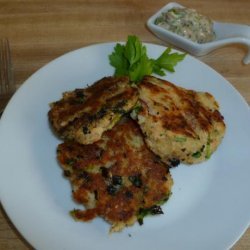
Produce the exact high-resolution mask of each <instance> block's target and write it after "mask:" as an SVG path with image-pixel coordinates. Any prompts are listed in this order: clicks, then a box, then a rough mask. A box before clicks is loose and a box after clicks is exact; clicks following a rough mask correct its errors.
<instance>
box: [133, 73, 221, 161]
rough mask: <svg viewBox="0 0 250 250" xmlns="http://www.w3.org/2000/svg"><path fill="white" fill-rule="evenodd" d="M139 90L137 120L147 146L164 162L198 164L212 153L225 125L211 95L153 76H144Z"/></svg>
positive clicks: (219, 140) (218, 142)
mask: <svg viewBox="0 0 250 250" xmlns="http://www.w3.org/2000/svg"><path fill="white" fill-rule="evenodd" d="M138 89H139V105H140V106H141V109H140V112H138V116H137V121H138V123H139V125H140V127H141V129H142V131H143V133H144V135H145V136H146V142H147V144H148V145H149V147H150V148H151V150H153V151H154V152H155V153H156V154H157V155H159V156H160V157H161V158H162V160H163V161H165V162H167V163H169V162H171V159H175V160H176V159H178V160H180V161H182V162H185V163H198V162H201V161H203V160H205V159H206V158H208V157H209V156H210V154H211V153H212V152H214V151H215V149H216V148H217V146H218V145H219V144H220V142H221V140H222V138H223V135H224V133H225V123H224V121H223V117H222V115H221V114H220V112H219V105H218V103H217V102H216V100H215V99H214V97H213V96H212V95H211V94H209V93H206V92H205V93H204V92H195V91H193V90H187V89H184V88H181V87H177V86H175V85H174V84H172V83H170V82H167V81H164V80H161V79H158V78H155V77H152V76H146V77H144V79H143V80H142V82H141V83H140V85H139V86H138ZM208 151H209V152H208Z"/></svg>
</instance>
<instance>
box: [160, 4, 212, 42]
mask: <svg viewBox="0 0 250 250" xmlns="http://www.w3.org/2000/svg"><path fill="white" fill-rule="evenodd" d="M155 24H156V25H159V26H160V27H163V28H164V29H167V30H169V31H172V32H174V33H176V34H178V35H181V36H183V37H186V38H188V39H190V40H192V41H194V42H197V43H206V42H210V41H212V40H214V38H215V33H214V30H213V22H212V21H211V20H210V19H209V18H208V17H206V16H203V15H201V14H199V13H197V11H196V10H194V9H187V8H172V9H170V10H168V11H167V12H164V13H162V14H161V16H160V17H158V18H157V19H156V20H155Z"/></svg>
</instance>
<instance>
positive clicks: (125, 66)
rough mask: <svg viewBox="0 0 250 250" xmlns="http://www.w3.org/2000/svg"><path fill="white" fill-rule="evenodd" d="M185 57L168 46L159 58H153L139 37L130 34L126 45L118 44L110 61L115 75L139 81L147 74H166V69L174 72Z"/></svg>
mask: <svg viewBox="0 0 250 250" xmlns="http://www.w3.org/2000/svg"><path fill="white" fill-rule="evenodd" d="M184 57H185V54H180V53H171V49H170V48H167V49H166V50H165V51H164V52H163V53H162V54H161V55H160V56H159V57H158V58H157V59H151V58H149V57H148V55H147V48H146V46H144V45H143V44H142V42H141V41H140V40H139V38H138V37H136V36H128V39H127V42H126V44H125V45H121V44H116V46H115V48H114V51H113V52H112V54H111V55H109V62H110V64H111V65H112V66H113V67H114V68H115V73H114V75H115V76H123V75H124V76H129V78H130V81H132V82H135V83H138V82H139V81H141V80H142V78H143V77H144V76H145V75H151V74H153V73H154V74H157V75H160V76H164V75H165V74H166V73H165V70H167V71H170V72H174V71H175V70H174V67H175V66H176V65H177V63H178V62H180V61H182V60H183V59H184Z"/></svg>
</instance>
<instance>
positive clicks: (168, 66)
mask: <svg viewBox="0 0 250 250" xmlns="http://www.w3.org/2000/svg"><path fill="white" fill-rule="evenodd" d="M185 55H186V54H179V53H172V54H171V49H170V48H167V49H166V50H165V51H164V52H163V53H162V54H161V55H160V56H159V57H158V58H157V59H156V60H154V70H156V72H154V73H156V74H157V73H158V72H159V69H161V68H162V69H165V70H168V71H170V72H175V70H174V67H175V66H176V65H177V63H178V62H180V61H182V60H183V59H184V57H185ZM162 72H164V71H162V70H161V73H162Z"/></svg>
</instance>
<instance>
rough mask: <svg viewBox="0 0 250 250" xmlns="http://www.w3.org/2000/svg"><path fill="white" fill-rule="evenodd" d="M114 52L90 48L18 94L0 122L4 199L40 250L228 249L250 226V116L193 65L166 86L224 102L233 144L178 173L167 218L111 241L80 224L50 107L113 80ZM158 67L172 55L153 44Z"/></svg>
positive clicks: (98, 223) (214, 77) (232, 93)
mask: <svg viewBox="0 0 250 250" xmlns="http://www.w3.org/2000/svg"><path fill="white" fill-rule="evenodd" d="M114 46H115V43H108V44H98V45H93V46H89V47H85V48H82V49H79V50H76V51H73V52H71V53H68V54H66V55H64V56H61V57H59V58H58V59H56V60H54V61H52V62H51V63H49V64H48V65H46V66H45V67H43V68H42V69H40V70H39V71H37V72H36V73H35V74H34V75H32V76H31V77H30V78H29V79H28V80H27V81H26V82H25V83H24V84H23V85H22V87H21V88H20V89H19V90H18V91H17V93H16V94H15V95H14V97H13V98H12V100H11V101H10V103H9V105H8V106H7V108H6V110H5V112H4V114H3V116H2V119H1V121H0V159H1V165H0V171H1V174H0V195H1V196H0V197H1V202H2V204H3V206H4V209H5V210H6V212H7V214H8V216H9V217H10V219H11V220H12V222H13V223H14V225H15V226H16V227H17V229H18V230H19V231H20V232H21V234H22V235H23V236H24V237H25V238H26V239H27V240H28V241H29V242H30V244H31V245H32V246H34V247H35V248H36V249H60V250H62V249H69V250H74V249H87V250H91V249H95V250H96V249H102V250H105V249H107V250H111V249H119V250H123V249H124V250H127V249H130V250H133V249H136V250H138V249H144V250H147V249H150V250H152V249H154V250H157V249H171V250H174V249H178V250H180V249H185V250H186V249H192V250H194V249H199V250H200V249H203V250H205V249H209V250H211V249H213V250H216V249H220V250H221V249H226V248H229V247H230V246H231V245H232V244H234V243H235V241H237V240H238V239H239V237H240V236H241V235H242V234H243V232H244V231H245V230H246V229H247V227H248V225H249V221H250V199H249V190H250V181H249V177H250V164H249V162H250V112H249V106H248V105H247V103H246V102H245V101H244V100H243V98H242V97H241V96H240V94H239V93H238V92H237V91H236V90H235V89H234V88H233V87H232V85H231V84H230V83H228V82H227V81H226V80H225V79H224V78H223V77H222V76H220V75H219V74H218V73H216V72H215V71H214V70H212V69H211V68H209V67H208V66H206V65H205V64H203V63H201V62H200V61H198V60H196V59H194V58H193V57H191V56H187V57H186V58H185V60H184V61H183V62H181V63H180V64H178V66H177V67H176V72H175V73H168V74H167V76H166V79H168V80H169V81H172V82H173V83H175V84H177V85H179V86H183V87H185V88H190V89H194V90H199V91H208V92H210V93H211V94H213V95H214V96H215V98H216V99H217V100H218V101H219V103H220V106H221V112H222V114H223V115H224V117H225V122H226V125H227V131H226V135H225V138H224V140H223V142H222V144H221V145H220V147H219V148H218V150H217V151H216V152H215V153H214V154H213V155H212V157H211V159H210V160H209V161H207V162H205V163H202V164H199V165H195V166H192V167H188V166H184V165H180V166H179V167H178V168H175V169H172V170H171V172H172V175H173V178H174V182H175V183H174V187H173V194H172V196H171V198H170V200H169V201H168V202H167V203H166V204H165V205H164V206H163V211H164V215H160V216H155V217H150V218H145V220H144V225H143V226H139V225H134V226H133V227H130V228H127V229H125V230H124V231H123V232H121V233H114V234H112V235H109V233H108V230H109V225H108V224H107V223H106V222H104V221H103V220H102V219H95V220H94V221H92V222H90V223H82V222H75V221H74V220H73V219H72V218H71V217H70V216H69V211H70V210H72V209H74V208H76V207H78V206H79V205H77V204H75V203H74V201H73V200H72V198H71V187H70V184H69V182H68V180H66V179H65V178H64V177H63V175H62V170H61V168H60V167H59V165H58V163H57V161H56V147H57V145H58V143H59V142H60V141H59V140H58V139H57V138H56V137H55V136H54V134H53V133H52V132H51V129H50V127H49V123H48V119H47V112H48V110H49V103H50V102H53V101H55V100H58V99H60V98H61V94H62V92H64V91H67V90H73V89H75V88H82V87H85V86H86V85H87V84H92V83H93V82H94V81H96V80H98V79H100V78H102V77H104V76H108V75H112V74H113V72H114V69H113V68H112V67H111V66H110V65H109V61H108V55H109V54H110V53H111V52H112V50H113V48H114ZM146 46H147V49H148V54H149V56H150V57H152V58H156V57H158V56H159V55H160V54H161V53H162V52H163V50H164V49H165V48H164V47H161V46H157V45H152V44H146Z"/></svg>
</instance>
